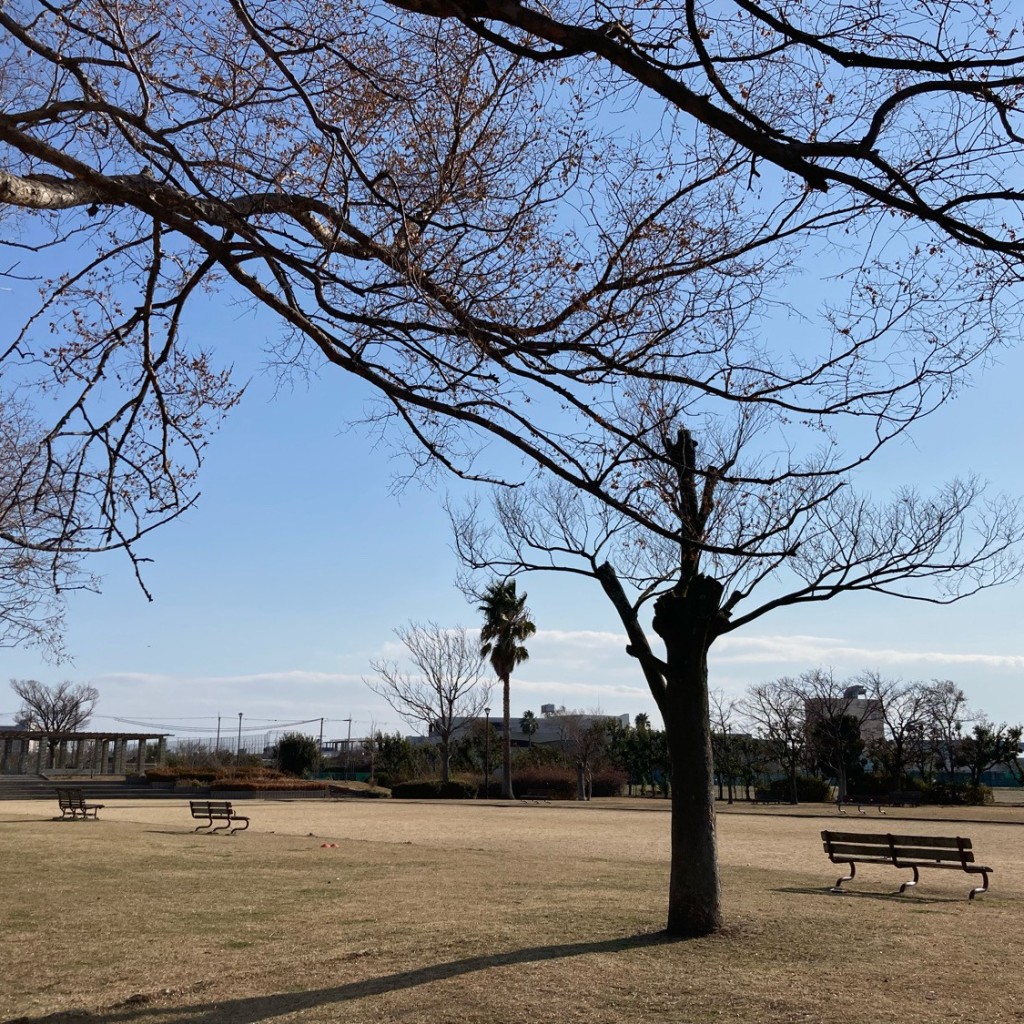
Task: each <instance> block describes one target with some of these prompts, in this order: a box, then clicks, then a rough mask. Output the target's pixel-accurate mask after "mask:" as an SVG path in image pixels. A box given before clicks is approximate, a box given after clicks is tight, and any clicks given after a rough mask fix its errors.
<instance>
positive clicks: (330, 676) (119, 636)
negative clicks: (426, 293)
mask: <svg viewBox="0 0 1024 1024" xmlns="http://www.w3.org/2000/svg"><path fill="white" fill-rule="evenodd" d="M7 298H8V299H9V300H13V299H14V297H13V296H7ZM3 303H4V296H0V304H3ZM217 330H218V331H223V334H224V340H225V341H230V342H231V343H232V344H234V345H236V346H238V352H239V355H238V357H237V358H238V360H239V362H240V363H242V364H245V365H255V363H254V362H253V359H254V357H253V355H252V354H251V353H252V352H255V351H256V347H258V346H259V345H260V344H261V342H262V339H261V336H260V335H261V332H260V330H259V327H258V325H257V324H256V323H255V322H254V321H252V320H251V319H249V318H246V317H242V318H240V319H234V318H226V319H225V321H224V323H223V324H222V325H218V326H217ZM248 346H252V348H251V349H250V348H248ZM1000 359H1001V365H998V366H996V367H993V368H992V369H991V370H989V371H988V372H987V373H986V374H985V375H984V376H983V378H982V379H981V380H980V381H979V382H978V384H977V386H976V387H975V388H974V389H973V390H971V391H969V392H968V393H966V394H965V395H964V396H962V397H961V399H960V400H958V401H957V402H956V403H954V404H952V405H950V406H948V407H947V408H946V409H945V410H943V411H942V412H941V413H940V414H939V415H938V416H935V417H933V418H932V419H930V420H928V421H927V422H925V423H923V424H921V429H919V430H918V431H917V433H916V434H915V442H914V444H908V443H902V444H901V445H900V446H899V447H898V448H894V449H892V450H891V451H890V452H888V453H887V454H886V455H885V456H884V458H882V459H881V460H880V461H879V462H878V463H877V464H876V465H874V466H873V467H872V468H871V471H870V474H869V475H866V476H865V477H864V478H863V480H862V486H866V487H869V488H871V489H873V490H876V491H878V492H881V491H883V490H887V489H888V488H890V487H892V486H895V485H897V484H901V483H905V482H909V483H918V484H920V485H921V486H922V487H927V486H929V485H931V484H933V483H937V482H939V481H940V480H941V479H943V478H945V477H948V476H950V475H953V474H956V473H963V472H966V471H969V470H973V471H976V472H978V473H980V474H981V475H982V476H983V477H985V478H988V479H989V480H991V481H992V483H993V485H994V486H995V487H996V488H997V489H1005V490H1009V491H1011V492H1019V491H1020V489H1021V467H1022V464H1024V460H1022V457H1021V443H1022V437H1024V413H1022V411H1021V403H1020V399H1019V382H1020V381H1021V380H1024V351H1021V350H1020V349H1017V350H1010V351H1007V352H1004V353H1002V354H1001V356H1000ZM365 397H366V396H365V395H363V394H361V393H359V391H358V390H357V388H356V386H355V385H353V384H352V383H351V382H350V381H347V380H345V379H344V378H343V377H341V376H340V375H338V374H332V373H331V372H330V371H325V373H324V375H323V377H322V378H321V379H318V380H314V381H312V382H311V383H310V384H309V386H308V387H307V386H306V385H305V384H296V385H295V386H294V387H293V388H291V389H289V388H285V389H277V388H276V387H275V380H274V378H273V376H272V375H271V374H269V373H267V372H259V371H254V376H253V380H252V384H251V386H250V389H249V393H248V395H247V396H246V399H245V400H244V401H243V403H242V404H241V406H240V407H239V408H238V409H237V410H236V411H235V412H234V414H233V415H232V416H231V418H230V419H229V421H228V422H227V424H226V425H225V427H224V428H223V429H222V430H221V432H220V433H219V434H218V435H216V436H215V437H214V438H213V440H212V443H211V445H210V447H209V451H208V456H207V462H206V467H205V471H204V474H203V478H202V492H203V494H202V498H201V499H200V502H199V505H198V507H197V508H196V509H194V510H192V511H191V512H189V513H188V514H187V515H186V516H184V517H182V518H181V519H180V520H179V521H177V522H176V523H174V524H172V525H170V526H169V527H167V528H165V529H163V530H162V531H160V532H158V533H157V534H154V535H153V536H152V538H151V539H150V540H149V541H148V542H147V545H146V547H145V549H144V552H143V553H144V554H146V555H148V556H149V557H151V558H152V559H153V562H152V563H151V564H150V565H149V566H148V567H147V568H146V570H145V577H146V582H147V585H148V586H149V587H150V589H151V591H152V593H153V595H154V601H153V602H152V603H148V602H147V601H146V600H145V597H144V595H143V594H142V592H141V591H140V590H139V589H138V587H137V586H136V585H135V583H134V581H133V579H132V576H131V572H130V567H129V565H128V563H127V562H126V560H125V559H123V558H119V557H107V558H104V559H103V560H101V561H99V562H97V563H96V564H95V565H94V568H95V569H96V570H97V571H99V572H101V573H102V574H103V575H104V577H105V581H104V587H103V592H102V594H100V595H94V594H79V595H76V596H74V597H73V598H72V600H71V602H70V606H69V615H68V621H69V632H68V646H69V648H70V650H71V652H72V653H73V654H74V662H73V664H70V665H64V666H55V665H51V664H47V663H46V662H45V661H43V660H42V659H41V658H40V657H39V655H38V654H37V653H35V652H32V651H27V650H2V651H0V664H2V665H3V670H2V671H3V673H4V675H5V677H6V678H29V677H30V678H37V679H40V680H42V681H44V682H55V681H58V680H60V679H63V678H69V679H72V680H74V681H78V682H90V683H92V684H94V685H95V686H96V687H97V688H98V689H99V691H100V694H101V700H100V705H99V707H98V715H99V716H100V717H99V719H98V720H99V721H102V722H103V724H104V725H106V726H108V727H114V726H116V725H117V722H116V720H117V719H119V718H124V719H130V720H133V721H145V722H152V723H160V724H161V725H163V726H165V727H171V728H170V730H169V731H176V732H177V734H178V735H188V734H190V733H191V732H192V731H194V730H202V731H209V733H210V734H212V732H213V731H214V729H215V728H216V718H217V716H218V715H220V716H222V718H223V728H224V729H225V730H226V731H230V732H233V731H234V730H235V729H237V722H238V713H239V712H241V713H242V714H243V722H244V727H245V729H246V731H247V732H248V731H249V730H250V729H252V730H254V731H255V730H260V729H267V730H271V729H273V728H274V727H275V723H284V722H295V721H303V720H311V719H312V720H319V719H320V718H321V717H324V718H325V719H326V720H327V721H326V723H325V726H324V732H325V735H326V736H329V737H335V736H344V735H345V734H346V731H347V729H348V722H347V721H346V720H347V719H349V718H351V719H352V734H353V735H364V734H366V733H367V732H368V731H369V729H370V727H371V723H372V724H374V725H376V727H378V728H384V729H389V730H392V729H400V730H401V731H403V732H409V731H410V730H409V729H408V728H406V726H404V725H403V724H402V723H401V722H400V721H399V719H398V716H397V715H396V714H395V713H394V712H393V711H392V710H391V709H390V708H389V707H387V705H386V704H384V703H383V702H382V701H381V700H380V699H379V698H377V697H376V696H375V695H374V694H373V693H371V691H370V690H369V689H368V688H367V687H366V686H365V685H364V684H363V682H362V677H364V676H365V675H367V674H368V673H369V671H370V661H371V659H374V658H378V657H380V656H382V655H384V656H394V655H397V654H398V653H400V648H399V647H398V646H397V645H396V641H395V638H394V636H393V634H392V630H393V628H394V627H395V626H396V625H400V624H403V623H405V622H407V621H408V620H410V619H413V620H425V619H433V620H435V621H437V622H439V623H441V624H442V625H446V626H451V625H457V624H463V625H467V626H474V625H475V624H476V613H475V611H474V609H473V608H472V607H471V606H470V605H469V604H467V603H466V601H465V599H464V598H463V596H462V595H461V593H459V591H458V590H456V589H455V587H454V585H453V579H454V577H455V574H456V571H457V565H456V562H455V558H454V555H453V554H452V552H451V550H450V539H449V534H448V522H447V518H446V517H445V515H444V513H443V511H442V510H441V506H440V494H439V493H438V492H437V491H431V490H427V489H424V488H421V487H419V486H418V485H415V484H414V485H410V486H408V487H406V488H405V489H404V490H403V491H402V492H401V493H399V494H397V495H396V494H394V493H393V488H392V480H393V476H394V473H395V472H396V471H397V470H398V469H400V468H401V464H400V463H396V462H395V461H394V459H393V454H392V452H391V450H389V449H388V448H387V447H386V446H381V445H375V442H374V441H373V439H372V438H370V437H369V436H368V435H367V432H366V431H365V430H363V429H361V428H359V427H353V428H349V427H348V421H349V420H351V419H352V418H355V417H358V416H359V415H360V412H361V409H362V403H363V402H364V400H365ZM521 587H525V589H526V590H527V591H528V593H529V603H530V606H531V608H532V610H533V613H534V618H535V620H536V622H537V626H538V634H537V636H536V637H535V638H534V640H533V641H532V643H531V645H530V649H531V658H530V661H529V662H528V663H527V664H525V665H524V666H522V668H520V669H519V670H517V672H516V675H515V676H514V678H513V699H512V706H513V714H515V715H519V714H520V713H521V712H522V711H524V710H525V709H527V708H530V709H532V710H534V711H539V708H540V705H541V704H543V703H555V704H564V705H566V706H567V707H573V708H584V709H593V708H598V707H599V708H601V709H603V710H604V711H606V712H608V713H610V714H621V713H623V712H627V713H629V714H630V715H635V714H637V713H638V712H641V711H642V712H646V713H648V714H650V715H651V716H652V718H654V719H655V720H657V714H656V711H655V708H654V705H653V701H652V700H651V698H650V695H649V694H648V692H647V690H646V687H645V684H644V682H643V679H642V677H641V676H640V674H639V673H638V672H637V671H636V669H635V667H634V665H633V663H632V661H631V659H630V658H629V657H628V656H626V654H625V653H624V650H623V648H624V645H625V641H624V638H623V637H622V635H621V631H620V630H619V629H618V627H617V622H616V620H615V618H614V615H613V613H612V612H611V609H610V606H608V605H607V603H606V599H605V598H604V596H603V595H602V594H601V593H600V591H599V590H598V588H597V587H596V585H595V584H593V583H589V582H583V581H573V580H569V579H567V578H565V577H561V576H552V575H546V576H535V577H533V578H527V579H526V580H525V581H524V582H523V583H522V584H521ZM1022 621H1024V588H1022V587H1021V586H1016V587H1012V588H1001V589H998V590H995V591H991V592H988V593H985V594H982V595H980V596H979V597H977V598H974V599H971V600H968V601H966V602H963V603H961V604H958V605H954V606H951V607H939V606H934V605H926V604H920V603H910V602H901V601H897V600H895V599H890V598H884V597H878V596H872V595H863V596H853V597H844V598H840V599H838V600H835V601H832V602H828V603H827V604H824V605H821V606H816V607H813V608H811V607H801V608H798V609H795V610H787V611H783V612H778V613H776V614H774V615H771V616H767V617H765V618H764V619H762V620H760V621H759V622H758V623H755V624H754V625H753V626H751V627H748V628H747V629H746V630H741V631H738V632H737V633H736V634H734V635H733V636H732V637H728V638H726V639H725V640H723V641H720V642H719V643H718V644H717V645H716V647H715V648H714V649H713V651H712V656H711V684H712V686H713V687H714V688H718V689H722V690H724V691H725V692H726V693H727V694H728V695H739V694H741V693H742V691H743V690H744V689H745V688H746V687H747V686H749V685H750V684H752V683H756V682H759V681H763V680H766V679H772V678H775V677H777V676H780V675H784V674H797V673H799V672H801V671H804V670H806V669H810V668H814V667H818V666H832V667H833V668H834V669H835V670H836V672H837V673H839V674H840V675H846V674H854V673H856V672H859V671H861V670H863V669H878V670H880V671H882V672H883V673H885V674H888V675H893V676H899V677H902V678H904V679H932V678H950V679H953V680H955V681H956V682H957V683H959V684H960V685H961V686H962V687H963V688H964V690H965V691H966V693H967V695H968V697H969V699H970V701H971V703H972V705H973V706H974V707H975V708H977V709H979V710H982V711H984V712H986V713H987V714H988V716H989V717H991V718H993V719H995V720H997V721H1002V720H1008V721H1020V720H1022V719H1024V694H1022V688H1021V682H1022V679H1024V643H1022V641H1021V637H1022V629H1021V622H1022ZM3 692H6V693H8V696H7V698H6V699H4V698H2V697H0V722H6V721H10V720H11V714H12V713H13V712H14V711H15V710H16V701H15V699H14V697H13V694H10V692H9V691H7V690H4V691H3ZM498 704H500V701H499V700H498V698H497V695H496V696H495V705H496V706H497V705H498ZM122 727H123V728H126V729H127V728H130V727H129V726H127V725H124V726H122ZM318 728H319V722H318V721H317V722H316V723H315V724H314V725H311V726H309V729H310V730H312V731H315V730H316V729H318Z"/></svg>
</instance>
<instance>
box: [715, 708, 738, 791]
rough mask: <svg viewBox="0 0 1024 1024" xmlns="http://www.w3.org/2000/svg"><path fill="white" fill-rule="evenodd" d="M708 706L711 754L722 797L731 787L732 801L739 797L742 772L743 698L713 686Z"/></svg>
mask: <svg viewBox="0 0 1024 1024" xmlns="http://www.w3.org/2000/svg"><path fill="white" fill-rule="evenodd" d="M708 707H709V711H710V716H711V757H712V761H713V762H714V766H715V775H716V776H717V777H718V799H719V800H721V799H723V796H724V795H725V794H724V793H723V790H727V791H728V800H729V803H730V804H731V803H732V802H733V800H734V799H735V791H736V779H737V777H738V775H739V774H740V761H739V752H740V743H739V739H740V737H738V736H736V735H735V732H736V715H737V712H738V711H739V701H738V700H729V699H728V698H727V697H726V696H725V693H724V692H723V691H722V690H711V691H710V692H709V693H708Z"/></svg>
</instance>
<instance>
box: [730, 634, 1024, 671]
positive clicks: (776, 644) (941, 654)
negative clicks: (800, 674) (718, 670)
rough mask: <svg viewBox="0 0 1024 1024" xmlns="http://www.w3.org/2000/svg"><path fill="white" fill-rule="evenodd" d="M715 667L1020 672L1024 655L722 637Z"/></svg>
mask: <svg viewBox="0 0 1024 1024" xmlns="http://www.w3.org/2000/svg"><path fill="white" fill-rule="evenodd" d="M712 656H713V658H714V659H715V663H716V664H733V665H740V664H747V665H755V664H778V663H788V664H794V665H806V666H808V667H811V666H814V665H819V664H821V663H823V662H824V663H828V664H834V663H842V664H848V663H851V662H856V663H857V664H858V665H859V666H861V667H874V666H877V665H895V666H901V665H903V666H905V665H915V664H921V665H959V666H970V665H976V666H978V667H979V668H980V667H984V668H989V669H1021V668H1024V655H1020V654H1003V653H999V654H991V653H986V652H982V651H967V652H964V651H936V650H930V651H927V650H914V649H898V648H893V647H871V646H869V645H864V644H855V643H851V642H850V641H848V640H845V639H842V638H837V637H823V636H800V635H793V636H772V635H767V636H744V637H723V638H722V640H720V641H719V643H718V644H716V645H715V647H714V648H713V649H712Z"/></svg>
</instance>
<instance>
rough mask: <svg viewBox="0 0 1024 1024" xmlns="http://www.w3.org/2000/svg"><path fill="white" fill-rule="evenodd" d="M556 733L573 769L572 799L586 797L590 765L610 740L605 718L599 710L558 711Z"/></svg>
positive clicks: (590, 783) (589, 793) (590, 787)
mask: <svg viewBox="0 0 1024 1024" xmlns="http://www.w3.org/2000/svg"><path fill="white" fill-rule="evenodd" d="M558 733H559V742H560V743H561V745H562V750H563V752H564V754H565V757H566V760H568V761H569V762H570V763H571V764H572V766H573V767H574V768H575V769H576V799H577V800H589V799H590V798H591V796H592V795H593V789H594V768H595V767H596V766H597V764H598V762H599V761H600V760H601V759H602V757H603V756H604V755H605V753H606V752H607V751H608V747H609V743H610V736H609V719H608V718H607V717H606V716H604V715H602V714H601V713H600V712H589V713H588V712H583V711H559V713H558Z"/></svg>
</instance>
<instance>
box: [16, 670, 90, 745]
mask: <svg viewBox="0 0 1024 1024" xmlns="http://www.w3.org/2000/svg"><path fill="white" fill-rule="evenodd" d="M11 689H12V690H13V691H14V692H15V693H16V694H17V695H18V696H19V697H20V698H21V709H20V711H19V712H18V717H19V718H20V719H21V721H22V722H24V723H25V725H26V727H27V728H29V729H38V730H39V731H40V732H45V733H46V734H47V744H48V745H49V748H50V763H52V762H53V756H54V751H55V750H56V749H57V744H58V742H59V737H60V736H61V735H62V734H65V733H70V732H78V731H79V730H81V728H82V727H83V726H84V725H85V724H86V723H87V722H88V721H89V718H90V716H91V715H92V713H93V711H94V710H95V709H96V703H97V701H98V700H99V699H100V692H99V690H97V689H96V687H95V686H89V685H87V684H85V683H72V682H69V681H67V680H65V681H64V682H63V683H58V684H57V685H56V686H47V685H46V684H45V683H40V682H38V681H37V680H35V679H12V680H11Z"/></svg>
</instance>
